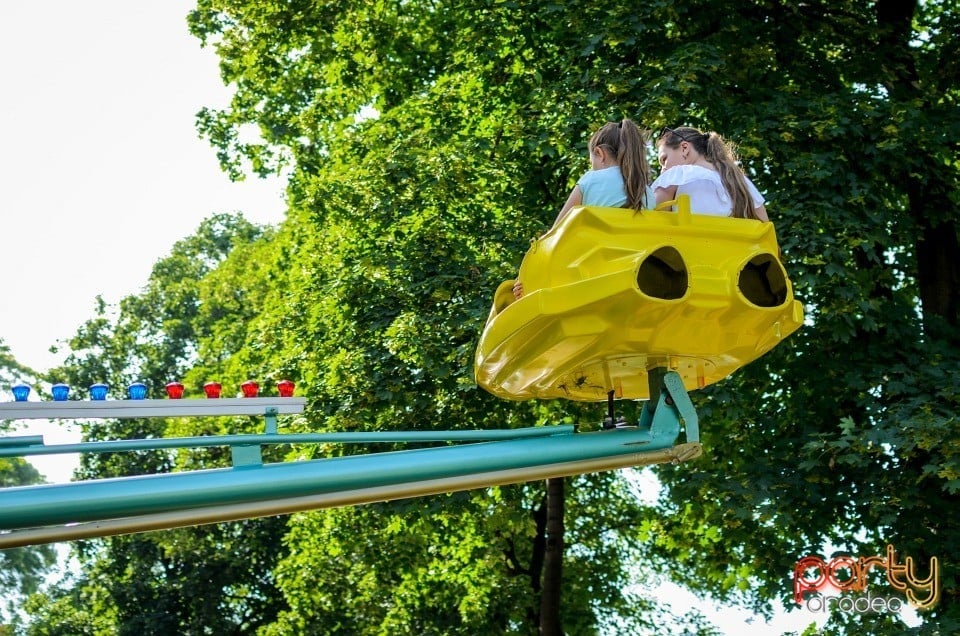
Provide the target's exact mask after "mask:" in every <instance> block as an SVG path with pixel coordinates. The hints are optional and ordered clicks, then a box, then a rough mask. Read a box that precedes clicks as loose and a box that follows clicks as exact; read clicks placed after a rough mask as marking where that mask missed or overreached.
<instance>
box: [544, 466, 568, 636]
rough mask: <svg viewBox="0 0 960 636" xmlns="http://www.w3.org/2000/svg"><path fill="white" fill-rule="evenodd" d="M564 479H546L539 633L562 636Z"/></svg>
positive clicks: (547, 635) (548, 635)
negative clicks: (561, 592) (544, 538)
mask: <svg viewBox="0 0 960 636" xmlns="http://www.w3.org/2000/svg"><path fill="white" fill-rule="evenodd" d="M563 487H564V478H563V477H558V478H555V479H548V480H547V526H546V546H545V550H544V560H543V586H542V588H541V592H540V635H541V636H562V634H563V625H562V623H561V621H560V591H561V589H562V588H561V584H562V574H563V533H564V528H563V509H564V493H563Z"/></svg>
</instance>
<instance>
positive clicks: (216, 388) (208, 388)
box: [203, 382, 221, 398]
mask: <svg viewBox="0 0 960 636" xmlns="http://www.w3.org/2000/svg"><path fill="white" fill-rule="evenodd" d="M220 389H221V386H220V383H219V382H207V383H206V384H204V385H203V392H204V393H206V394H207V397H208V398H218V397H220Z"/></svg>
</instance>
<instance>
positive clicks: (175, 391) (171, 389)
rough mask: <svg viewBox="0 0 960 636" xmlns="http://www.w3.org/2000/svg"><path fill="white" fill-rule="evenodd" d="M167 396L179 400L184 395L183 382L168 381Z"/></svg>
mask: <svg viewBox="0 0 960 636" xmlns="http://www.w3.org/2000/svg"><path fill="white" fill-rule="evenodd" d="M167 397H169V398H170V399H171V400H179V399H180V398H182V397H183V384H181V383H180V382H168V383H167Z"/></svg>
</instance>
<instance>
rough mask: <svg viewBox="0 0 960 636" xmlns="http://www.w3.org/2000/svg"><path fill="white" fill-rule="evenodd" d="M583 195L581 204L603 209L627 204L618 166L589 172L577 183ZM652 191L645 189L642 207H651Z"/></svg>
mask: <svg viewBox="0 0 960 636" xmlns="http://www.w3.org/2000/svg"><path fill="white" fill-rule="evenodd" d="M577 185H579V186H580V191H581V192H582V193H583V204H582V205H592V206H597V207H605V208H622V207H623V206H625V205H626V204H627V190H626V188H624V185H623V175H622V174H620V167H619V166H611V167H610V168H601V169H600V170H591V171H590V172H587V173H586V174H584V175H583V176H582V177H580V181H578V182H577ZM653 201H654V199H653V190H652V189H651V188H649V187H648V188H647V192H646V196H645V197H644V202H643V207H644V208H645V209H650V208H652V207H653Z"/></svg>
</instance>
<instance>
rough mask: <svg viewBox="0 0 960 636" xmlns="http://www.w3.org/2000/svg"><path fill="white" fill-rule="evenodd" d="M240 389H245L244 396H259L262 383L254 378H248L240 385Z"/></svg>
mask: <svg viewBox="0 0 960 636" xmlns="http://www.w3.org/2000/svg"><path fill="white" fill-rule="evenodd" d="M240 390H241V391H243V397H246V398H251V397H257V393H259V392H260V385H259V384H257V383H256V382H254V381H253V380H247V381H246V382H244V383H243V384H241V385H240Z"/></svg>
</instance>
